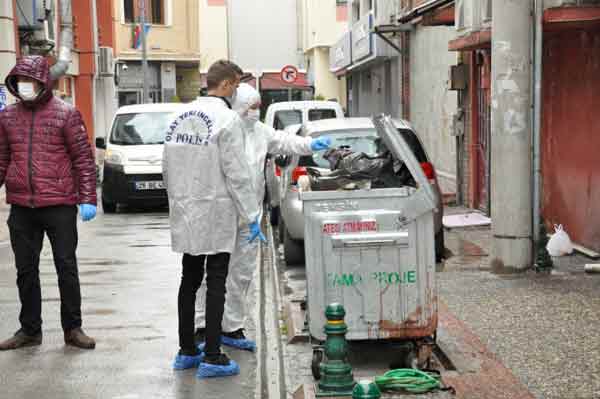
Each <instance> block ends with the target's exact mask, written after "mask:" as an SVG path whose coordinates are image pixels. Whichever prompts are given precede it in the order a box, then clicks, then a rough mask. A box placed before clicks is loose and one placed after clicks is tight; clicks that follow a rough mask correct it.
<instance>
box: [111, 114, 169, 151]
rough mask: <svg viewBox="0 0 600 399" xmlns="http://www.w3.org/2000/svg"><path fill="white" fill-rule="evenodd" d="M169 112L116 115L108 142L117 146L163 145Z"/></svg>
mask: <svg viewBox="0 0 600 399" xmlns="http://www.w3.org/2000/svg"><path fill="white" fill-rule="evenodd" d="M173 118H174V114H173V113H171V112H143V113H139V114H122V115H117V117H116V119H115V123H114V124H113V129H112V133H111V136H110V142H111V143H112V144H117V145H141V144H163V143H164V139H165V133H166V131H167V128H168V127H169V123H170V122H171V121H172V120H173Z"/></svg>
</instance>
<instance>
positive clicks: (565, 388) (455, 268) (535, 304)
mask: <svg viewBox="0 0 600 399" xmlns="http://www.w3.org/2000/svg"><path fill="white" fill-rule="evenodd" d="M446 237H447V242H446V247H447V248H448V249H450V251H451V252H453V254H454V256H453V257H451V258H450V259H449V260H448V261H446V262H445V264H444V265H443V269H442V270H441V272H440V273H438V281H439V289H440V298H441V299H442V301H443V302H444V303H445V304H446V305H447V306H448V309H449V311H450V312H451V313H453V314H454V315H455V316H456V317H457V318H458V319H460V320H462V321H463V322H464V324H465V325H466V326H467V327H468V328H469V329H471V330H472V331H473V333H474V334H475V335H477V336H478V337H479V338H480V339H481V341H482V342H483V343H484V344H485V345H486V346H487V348H488V349H489V350H490V351H492V352H493V353H495V354H496V355H497V356H498V358H499V360H500V361H501V362H502V363H503V364H504V365H505V366H506V367H508V368H509V369H510V370H511V371H512V372H513V373H514V374H515V375H516V376H517V377H518V378H519V379H520V381H521V382H522V383H523V384H524V385H525V386H527V387H528V388H529V390H530V391H531V392H532V393H533V394H534V395H535V396H536V397H537V398H540V399H541V398H544V399H554V398H556V399H559V398H574V399H575V398H576V399H595V398H600V295H599V292H598V287H599V286H600V275H588V274H585V273H584V272H583V266H584V265H585V263H590V261H589V260H588V259H586V258H585V257H583V256H581V255H573V256H568V257H563V258H560V259H555V270H554V271H553V272H552V273H551V274H542V273H536V272H534V271H528V272H525V273H522V274H507V275H499V274H494V273H493V271H492V269H491V268H490V266H489V260H488V258H489V257H488V255H489V252H490V245H491V240H490V238H491V234H490V230H489V229H461V230H454V231H450V232H448V234H447V235H446Z"/></svg>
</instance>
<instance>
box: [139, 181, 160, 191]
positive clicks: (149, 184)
mask: <svg viewBox="0 0 600 399" xmlns="http://www.w3.org/2000/svg"><path fill="white" fill-rule="evenodd" d="M164 188H165V186H164V184H163V182H162V181H137V182H135V189H136V190H163V189H164Z"/></svg>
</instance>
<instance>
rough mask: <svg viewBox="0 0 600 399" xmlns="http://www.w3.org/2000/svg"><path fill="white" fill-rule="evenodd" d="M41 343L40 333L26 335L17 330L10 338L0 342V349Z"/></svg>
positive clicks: (5, 349)
mask: <svg viewBox="0 0 600 399" xmlns="http://www.w3.org/2000/svg"><path fill="white" fill-rule="evenodd" d="M41 344H42V333H39V334H36V335H33V336H32V335H27V334H25V333H24V332H23V331H22V330H19V331H17V332H16V333H15V335H13V336H12V337H11V338H9V339H7V340H6V341H4V342H1V343H0V351H9V350H13V349H17V348H24V347H26V346H37V345H41Z"/></svg>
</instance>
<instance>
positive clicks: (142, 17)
mask: <svg viewBox="0 0 600 399" xmlns="http://www.w3.org/2000/svg"><path fill="white" fill-rule="evenodd" d="M140 25H141V27H140V35H141V39H142V78H143V85H144V86H143V87H144V88H143V91H142V104H146V103H148V102H149V98H148V97H149V94H150V88H149V86H148V56H147V53H146V0H140Z"/></svg>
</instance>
